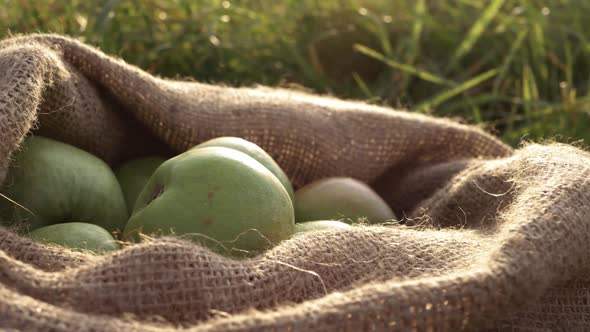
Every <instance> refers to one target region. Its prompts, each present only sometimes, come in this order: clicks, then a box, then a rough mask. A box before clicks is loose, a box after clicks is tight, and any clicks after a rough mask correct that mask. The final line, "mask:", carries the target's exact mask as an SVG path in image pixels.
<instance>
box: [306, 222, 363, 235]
mask: <svg viewBox="0 0 590 332" xmlns="http://www.w3.org/2000/svg"><path fill="white" fill-rule="evenodd" d="M349 228H352V226H350V225H349V224H347V223H343V222H341V221H337V220H314V221H306V222H302V223H297V224H295V233H305V232H312V231H321V230H328V229H349Z"/></svg>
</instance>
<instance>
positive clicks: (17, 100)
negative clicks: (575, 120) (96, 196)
mask: <svg viewBox="0 0 590 332" xmlns="http://www.w3.org/2000/svg"><path fill="white" fill-rule="evenodd" d="M0 72H1V73H2V76H1V77H0V142H1V144H0V180H2V179H3V178H4V176H5V173H6V169H7V167H8V165H9V163H10V156H11V155H12V154H13V153H14V151H15V150H16V149H18V146H19V144H20V143H21V142H22V140H23V138H24V137H25V135H26V134H27V133H29V132H32V133H33V134H37V135H45V136H49V137H53V138H56V139H60V140H63V141H65V142H68V143H71V144H74V145H76V146H79V147H82V148H84V149H87V150H89V151H91V152H93V153H95V154H96V155H98V156H100V157H102V158H103V159H105V160H107V161H108V162H110V163H111V164H112V165H116V164H117V163H119V162H121V161H123V160H126V159H129V158H132V157H137V156H142V155H148V154H153V153H160V154H165V155H172V154H173V153H176V152H180V151H184V150H186V149H188V148H189V147H191V146H193V145H195V144H197V143H199V142H202V141H204V140H206V139H209V138H212V137H217V136H225V135H232V136H240V137H243V138H246V139H248V140H251V141H253V142H255V143H257V144H259V145H260V146H261V147H262V148H264V149H265V150H267V151H268V152H269V153H270V154H271V155H272V156H273V157H274V158H275V159H276V160H277V162H278V163H279V164H280V165H281V166H282V167H283V168H284V170H285V171H286V173H287V174H288V175H289V176H290V178H291V180H292V182H293V184H294V186H295V187H300V186H302V185H304V184H306V183H308V182H310V181H313V180H316V179H319V178H323V177H327V176H351V177H354V178H357V179H360V180H363V181H366V182H368V183H371V184H373V186H374V187H375V188H376V189H377V190H378V191H379V192H380V194H381V195H382V196H383V197H385V198H386V199H387V201H388V202H389V203H390V205H391V206H392V207H393V208H394V210H395V211H396V212H397V214H398V215H403V216H405V225H391V226H384V227H381V226H358V227H354V228H352V229H351V230H343V231H325V232H317V233H309V234H305V235H298V236H295V237H293V238H291V239H289V240H287V241H284V242H283V243H281V244H279V245H278V246H276V247H275V248H274V249H272V250H270V251H269V252H267V253H265V254H263V255H261V256H259V257H256V258H253V259H249V260H242V261H236V260H231V259H228V258H224V257H221V256H218V255H215V254H213V253H211V252H209V251H208V250H206V249H204V248H201V247H199V246H196V245H193V244H191V243H189V242H186V241H183V240H182V239H175V238H162V239H157V240H153V241H150V242H147V243H142V244H139V245H130V246H127V247H126V248H125V249H123V250H121V251H119V252H116V253H114V254H110V255H107V256H101V257H98V256H92V255H89V254H84V253H75V252H71V251H68V250H65V249H60V248H57V247H50V246H45V245H41V244H37V243H33V242H30V241H29V240H27V239H24V238H20V237H19V236H17V235H15V234H14V233H11V232H10V231H9V230H1V231H0V327H5V328H18V329H21V330H27V331H31V330H48V329H53V330H55V331H85V330H126V331H134V330H137V331H163V330H170V329H179V328H185V329H186V328H188V329H192V330H198V331H201V330H202V331H213V330H216V331H217V330H228V331H237V330H240V331H246V330H251V331H260V330H277V331H283V330H317V331H329V330H350V331H359V330H370V329H373V330H419V331H422V330H440V331H456V330H483V329H489V330H494V329H500V330H504V329H515V330H530V331H533V330H534V331H541V330H547V331H550V330H556V329H567V330H588V329H590V310H589V308H588V306H589V304H588V298H590V279H589V278H588V274H587V273H586V271H588V270H589V269H588V267H589V266H590V265H589V263H590V261H589V260H590V258H589V257H590V256H589V255H588V254H587V251H588V249H589V245H588V243H590V222H589V220H590V218H589V217H590V183H589V180H588V179H590V158H589V157H590V156H589V155H588V154H587V153H586V152H584V151H582V150H580V149H577V148H575V147H571V146H566V145H558V144H553V145H534V144H532V145H528V146H524V147H522V148H521V149H519V150H517V151H513V150H512V149H510V148H509V147H507V146H505V145H503V144H502V143H500V142H499V141H498V140H496V139H495V138H493V137H491V136H489V135H487V134H485V133H484V132H482V131H480V130H478V129H476V128H473V127H469V126H464V125H459V124H456V123H453V122H451V121H447V120H442V119H435V118H431V117H427V116H422V115H417V114H410V113H405V112H399V111H394V110H391V109H387V108H382V107H377V106H370V105H367V104H363V103H360V102H352V101H342V100H337V99H333V98H329V97H320V96H314V95H308V94H303V93H300V92H294V91H288V90H278V89H272V88H266V87H249V88H230V87H223V86H215V85H206V84H200V83H195V82H191V83H188V82H176V81H169V80H163V79H160V78H157V77H154V76H151V75H149V74H147V73H145V72H143V71H141V70H139V69H137V68H135V67H132V66H130V65H127V64H125V63H124V62H122V61H121V60H118V59H115V58H113V57H110V56H107V55H105V54H103V53H101V52H100V51H98V50H96V49H94V48H91V47H88V46H85V45H83V44H81V43H79V42H76V41H74V40H71V39H67V38H64V37H60V36H55V35H30V36H21V37H15V38H13V39H9V40H5V41H3V42H0Z"/></svg>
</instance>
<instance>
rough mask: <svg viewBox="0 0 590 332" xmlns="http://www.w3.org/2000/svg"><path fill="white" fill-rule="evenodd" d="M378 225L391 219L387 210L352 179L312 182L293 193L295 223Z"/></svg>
mask: <svg viewBox="0 0 590 332" xmlns="http://www.w3.org/2000/svg"><path fill="white" fill-rule="evenodd" d="M359 218H362V219H364V220H365V221H367V222H368V223H371V224H374V223H381V222H384V221H388V220H393V219H395V215H394V214H393V211H392V210H391V208H390V207H389V206H388V205H387V203H385V201H384V200H383V199H382V198H381V197H379V195H378V194H377V193H376V192H375V191H374V190H373V189H371V187H369V186H368V185H366V184H365V183H363V182H360V181H358V180H355V179H352V178H344V177H333V178H326V179H322V180H318V181H315V182H312V183H310V184H308V185H306V186H304V187H302V188H301V189H299V190H297V192H296V193H295V220H296V222H305V221H308V220H326V219H328V220H341V221H345V222H349V223H350V222H356V221H357V220H358V219H359Z"/></svg>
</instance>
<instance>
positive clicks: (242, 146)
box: [193, 136, 295, 201]
mask: <svg viewBox="0 0 590 332" xmlns="http://www.w3.org/2000/svg"><path fill="white" fill-rule="evenodd" d="M211 146H218V147H224V148H230V149H234V150H238V151H240V152H243V153H245V154H247V155H249V156H250V157H252V158H254V159H256V160H257V161H258V162H259V163H261V164H262V165H264V167H266V168H268V170H269V171H270V172H271V173H272V174H274V175H275V176H276V177H277V178H278V179H279V181H281V183H282V184H283V186H284V187H285V189H286V190H287V193H289V197H290V198H291V201H293V200H294V198H295V193H294V191H293V185H291V182H290V181H289V177H288V176H287V174H285V172H284V171H283V170H282V169H281V167H280V166H279V164H277V162H276V161H275V160H274V159H273V158H272V157H271V156H270V155H269V154H268V153H266V151H264V150H263V149H262V148H261V147H260V146H258V145H256V144H254V143H252V142H250V141H247V140H245V139H243V138H239V137H231V136H224V137H217V138H214V139H211V140H208V141H206V142H203V143H201V144H199V145H197V146H195V147H194V148H193V149H199V148H203V147H211Z"/></svg>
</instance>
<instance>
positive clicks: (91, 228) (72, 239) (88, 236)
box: [30, 222, 120, 253]
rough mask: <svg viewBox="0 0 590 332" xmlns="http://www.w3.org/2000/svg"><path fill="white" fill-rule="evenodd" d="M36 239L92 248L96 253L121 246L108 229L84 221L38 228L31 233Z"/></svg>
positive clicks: (73, 246)
mask: <svg viewBox="0 0 590 332" xmlns="http://www.w3.org/2000/svg"><path fill="white" fill-rule="evenodd" d="M30 236H31V238H32V239H33V240H35V241H41V242H46V243H53V244H57V245H60V246H64V247H68V248H70V249H82V250H90V251H93V252H95V253H103V252H107V251H113V250H117V249H119V248H120V246H119V243H117V242H116V241H115V239H114V238H113V236H112V235H111V233H109V232H108V231H107V230H106V229H104V228H102V227H100V226H97V225H94V224H88V223H83V222H68V223H62V224H54V225H49V226H45V227H41V228H37V229H35V230H34V231H32V232H31V233H30Z"/></svg>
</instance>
